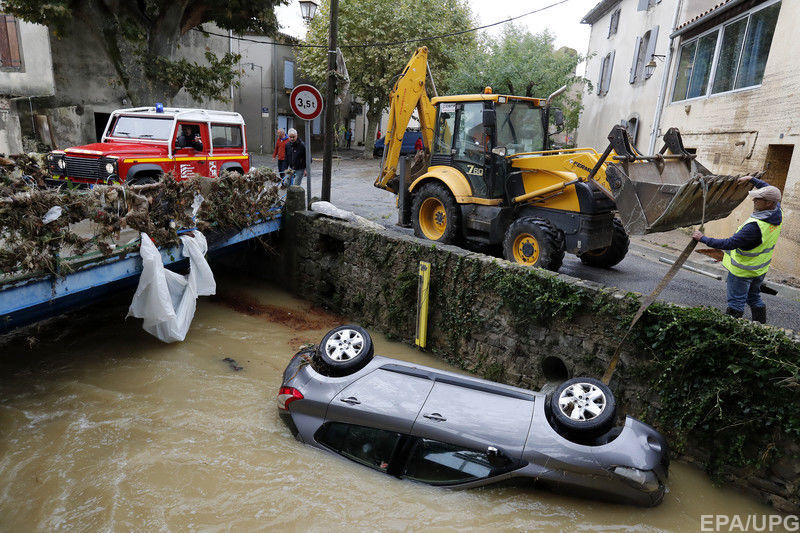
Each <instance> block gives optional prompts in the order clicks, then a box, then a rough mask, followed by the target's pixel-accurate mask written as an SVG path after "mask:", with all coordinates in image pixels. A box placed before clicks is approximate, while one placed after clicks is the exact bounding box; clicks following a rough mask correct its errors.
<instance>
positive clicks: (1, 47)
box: [0, 15, 11, 67]
mask: <svg viewBox="0 0 800 533" xmlns="http://www.w3.org/2000/svg"><path fill="white" fill-rule="evenodd" d="M8 18H9V17H8V15H0V67H10V66H11V47H10V46H9V41H8Z"/></svg>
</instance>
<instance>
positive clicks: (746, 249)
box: [692, 176, 783, 324]
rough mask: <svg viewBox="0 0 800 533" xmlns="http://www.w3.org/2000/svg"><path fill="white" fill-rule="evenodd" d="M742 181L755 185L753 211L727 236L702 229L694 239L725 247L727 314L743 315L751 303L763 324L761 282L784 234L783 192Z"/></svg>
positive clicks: (743, 180)
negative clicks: (712, 236)
mask: <svg viewBox="0 0 800 533" xmlns="http://www.w3.org/2000/svg"><path fill="white" fill-rule="evenodd" d="M739 182H740V183H747V182H750V183H752V184H753V186H754V187H755V189H753V190H752V191H750V192H749V193H748V195H749V196H750V198H751V199H752V200H753V214H752V215H750V217H749V218H748V219H747V220H745V221H744V224H742V225H741V226H739V229H738V230H736V233H734V234H733V235H732V236H730V237H728V238H727V239H712V238H711V237H706V236H705V235H703V233H702V232H700V231H695V232H694V233H693V234H692V238H694V239H695V240H697V241H700V242H702V243H703V244H705V245H707V246H710V247H711V248H717V249H718V250H725V256H724V257H723V259H722V264H723V265H724V266H725V268H726V269H727V270H728V279H727V282H726V284H727V289H728V309H727V311H726V313H727V314H729V315H731V316H734V317H736V318H741V317H742V315H744V306H745V303H746V304H747V305H749V306H750V311H751V312H752V315H753V320H755V321H756V322H761V323H762V324H764V323H766V322H767V307H766V304H764V302H763V300H762V299H761V283H762V282H763V281H764V277H765V276H766V275H767V271H768V270H769V265H770V263H771V262H772V253H773V251H774V249H775V243H776V242H777V241H778V236H779V235H780V233H781V224H782V222H783V212H782V211H781V204H780V201H781V191H780V189H778V188H777V187H773V186H772V185H769V184H768V183H767V182H765V181H762V180H760V179H758V178H752V177H750V176H743V177H741V178H739Z"/></svg>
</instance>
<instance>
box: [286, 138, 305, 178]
mask: <svg viewBox="0 0 800 533" xmlns="http://www.w3.org/2000/svg"><path fill="white" fill-rule="evenodd" d="M288 135H289V142H287V143H286V167H287V168H286V170H287V172H289V174H290V175H291V176H292V179H291V182H290V183H289V185H300V184H302V182H303V176H304V175H305V174H306V145H305V144H303V141H301V140H300V139H299V138H298V137H297V130H296V129H294V128H289V132H288Z"/></svg>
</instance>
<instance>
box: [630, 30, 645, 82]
mask: <svg viewBox="0 0 800 533" xmlns="http://www.w3.org/2000/svg"><path fill="white" fill-rule="evenodd" d="M641 47H642V38H641V37H637V38H636V45H635V46H634V47H633V64H632V65H631V75H630V77H629V78H628V83H633V82H635V81H636V63H638V60H639V48H641Z"/></svg>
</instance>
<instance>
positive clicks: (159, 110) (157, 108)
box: [156, 102, 164, 113]
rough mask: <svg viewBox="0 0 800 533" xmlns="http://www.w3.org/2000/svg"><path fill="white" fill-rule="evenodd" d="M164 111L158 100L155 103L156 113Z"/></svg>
mask: <svg viewBox="0 0 800 533" xmlns="http://www.w3.org/2000/svg"><path fill="white" fill-rule="evenodd" d="M163 112H164V104H162V103H161V102H158V103H157V104H156V113H163Z"/></svg>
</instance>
